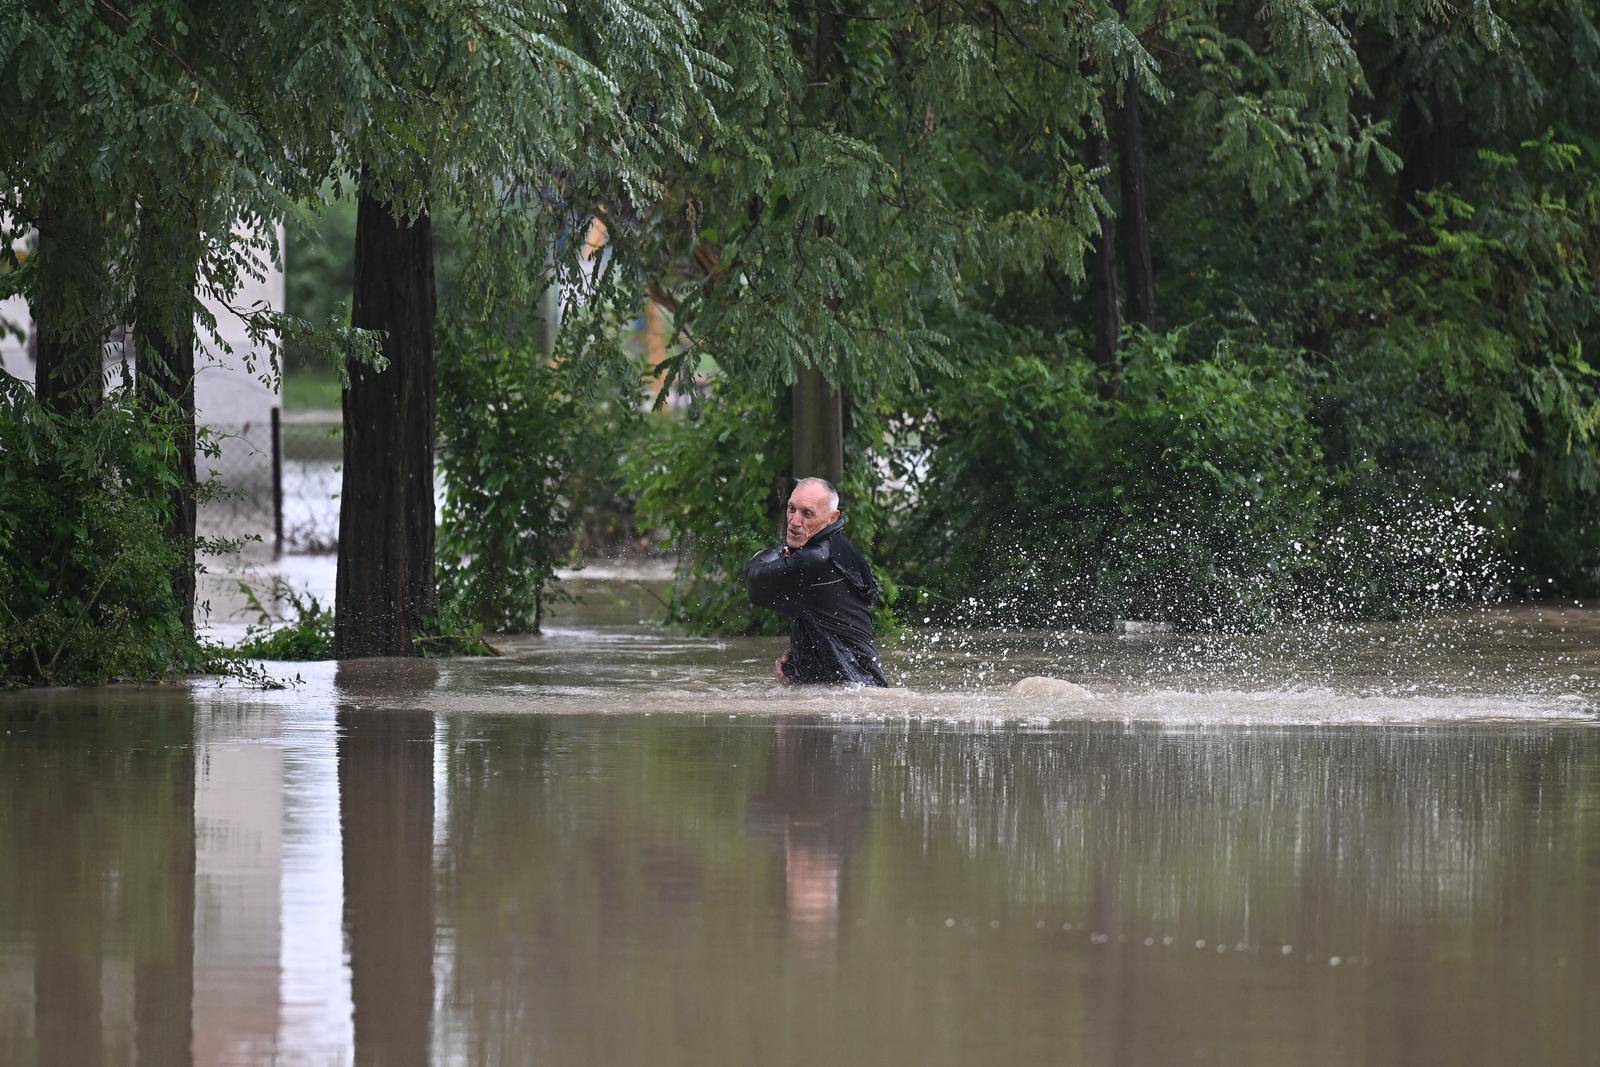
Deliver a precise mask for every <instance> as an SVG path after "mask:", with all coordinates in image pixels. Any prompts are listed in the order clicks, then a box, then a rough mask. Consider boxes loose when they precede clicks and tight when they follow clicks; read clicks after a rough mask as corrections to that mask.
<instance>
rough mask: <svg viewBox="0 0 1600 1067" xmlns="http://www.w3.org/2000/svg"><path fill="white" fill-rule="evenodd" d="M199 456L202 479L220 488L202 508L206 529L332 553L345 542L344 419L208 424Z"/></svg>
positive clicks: (288, 548) (277, 548) (276, 546)
mask: <svg viewBox="0 0 1600 1067" xmlns="http://www.w3.org/2000/svg"><path fill="white" fill-rule="evenodd" d="M206 433H207V436H208V438H209V445H210V447H209V450H210V451H214V452H215V455H207V454H205V451H204V450H203V451H202V454H201V455H199V456H198V457H196V460H195V469H196V471H197V472H198V474H199V476H200V479H201V481H205V480H206V479H207V477H208V476H209V477H211V478H212V479H214V484H215V486H216V487H217V489H218V490H219V491H218V492H217V493H216V495H215V496H214V498H213V499H211V500H208V501H206V503H204V504H203V505H201V508H200V514H199V516H198V522H197V525H198V527H199V532H200V533H201V534H202V535H206V536H211V537H229V538H248V537H254V538H259V539H260V541H261V543H262V544H263V545H264V546H266V547H267V548H269V549H271V550H272V551H274V552H279V553H281V552H332V551H334V550H335V549H337V548H338V545H339V486H340V481H341V474H340V468H341V465H342V463H343V461H344V445H343V441H342V440H341V437H340V426H339V423H338V422H327V421H310V420H301V419H294V418H290V419H284V418H281V417H280V416H279V413H278V412H277V411H273V412H272V417H271V418H270V419H269V420H267V421H264V422H258V423H243V424H240V425H234V426H217V425H213V426H208V427H206Z"/></svg>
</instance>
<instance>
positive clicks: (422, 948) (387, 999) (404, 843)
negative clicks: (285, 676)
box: [336, 663, 434, 1067]
mask: <svg viewBox="0 0 1600 1067" xmlns="http://www.w3.org/2000/svg"><path fill="white" fill-rule="evenodd" d="M406 669H407V673H408V684H409V685H412V686H417V685H428V684H431V679H426V678H418V677H416V675H417V672H418V671H431V670H432V665H431V664H427V663H423V664H409V665H407V667H406ZM336 682H337V686H338V690H339V710H338V721H337V725H338V764H339V828H340V836H341V840H342V843H343V855H344V934H345V943H346V945H348V947H349V952H350V989H351V1000H352V1002H353V1006H354V1020H355V1062H356V1063H357V1064H372V1065H383V1067H394V1065H403V1064H424V1063H428V1062H429V1061H430V1048H429V1035H430V1030H431V1019H432V1013H433V942H434V887H433V740H434V723H433V715H432V713H431V712H427V711H417V710H393V709H386V708H381V707H379V708H373V707H369V706H367V702H368V698H369V697H371V696H376V695H378V694H380V693H381V688H382V682H381V679H378V678H375V677H374V674H373V672H372V671H371V670H370V669H368V666H367V665H359V666H358V667H357V668H356V669H352V668H347V667H345V666H343V665H341V667H340V669H339V673H338V675H337V679H336Z"/></svg>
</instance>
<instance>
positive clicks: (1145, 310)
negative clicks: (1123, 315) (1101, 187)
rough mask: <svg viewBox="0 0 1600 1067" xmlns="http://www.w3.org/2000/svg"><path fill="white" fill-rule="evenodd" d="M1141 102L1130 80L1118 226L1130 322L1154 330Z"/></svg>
mask: <svg viewBox="0 0 1600 1067" xmlns="http://www.w3.org/2000/svg"><path fill="white" fill-rule="evenodd" d="M1123 6H1124V7H1125V6H1126V5H1123ZM1139 101H1140V92H1139V83H1138V82H1136V81H1134V80H1133V79H1132V78H1130V79H1128V84H1127V85H1126V86H1124V87H1123V91H1122V108H1121V113H1120V116H1119V117H1120V121H1119V122H1118V124H1117V133H1118V137H1119V140H1120V144H1119V146H1118V152H1117V162H1118V169H1119V170H1120V171H1121V177H1122V205H1121V211H1120V212H1119V214H1118V218H1117V223H1118V229H1119V231H1120V232H1121V236H1122V258H1123V262H1124V263H1126V264H1127V270H1128V319H1129V320H1130V321H1132V322H1137V323H1139V324H1141V325H1143V326H1145V327H1147V328H1149V329H1151V330H1154V329H1155V328H1156V282H1155V267H1154V264H1153V262H1152V260H1151V258H1150V216H1149V212H1148V210H1147V205H1146V201H1145V195H1144V118H1143V116H1142V115H1141V113H1140V106H1139Z"/></svg>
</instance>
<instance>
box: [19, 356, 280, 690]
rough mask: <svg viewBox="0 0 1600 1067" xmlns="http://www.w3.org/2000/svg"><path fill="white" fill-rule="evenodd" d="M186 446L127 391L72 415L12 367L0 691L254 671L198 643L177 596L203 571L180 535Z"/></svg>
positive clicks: (217, 545)
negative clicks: (37, 395) (173, 523)
mask: <svg viewBox="0 0 1600 1067" xmlns="http://www.w3.org/2000/svg"><path fill="white" fill-rule="evenodd" d="M178 440H179V439H178V438H177V437H176V436H175V434H174V433H173V431H172V428H171V424H170V423H168V422H165V421H163V420H162V419H160V418H156V417H152V415H151V414H150V413H149V412H148V411H146V410H145V409H144V408H143V407H141V406H140V405H138V404H136V403H134V402H133V400H132V398H131V397H130V396H129V395H128V394H127V392H126V391H121V390H119V391H117V392H114V393H112V394H111V395H109V396H108V397H107V398H106V399H105V401H104V402H103V403H102V404H100V405H99V407H98V408H96V409H95V410H94V411H93V412H91V413H89V414H87V415H73V416H63V415H57V414H54V413H51V412H47V411H45V410H44V409H43V408H41V407H40V405H39V404H38V403H37V402H35V400H34V398H33V395H32V393H31V392H30V391H29V390H28V389H27V387H26V386H24V385H23V384H22V383H20V382H18V381H17V380H16V379H15V378H13V377H11V376H10V375H6V374H4V373H3V372H0V685H88V684H96V683H100V682H106V681H111V680H114V679H129V680H146V679H155V678H164V677H168V676H171V675H173V674H181V673H186V672H193V671H220V672H223V673H231V674H245V675H249V674H250V673H251V672H249V671H247V670H241V669H239V668H238V667H237V665H233V664H230V662H229V661H228V660H227V659H226V657H225V656H223V655H222V654H221V652H220V650H219V649H216V648H213V647H211V646H209V645H206V644H203V643H200V642H197V641H195V639H194V638H193V637H192V636H191V635H190V634H189V633H188V631H187V630H186V629H185V628H184V625H183V618H182V613H181V612H180V610H179V606H178V604H177V603H176V602H175V600H174V599H173V596H172V583H171V581H170V575H171V574H172V572H173V570H174V569H177V568H182V567H187V566H192V565H193V564H192V557H191V556H190V555H189V553H188V552H187V551H186V550H185V549H184V547H183V546H180V545H177V544H174V543H173V542H171V541H169V540H168V539H167V537H166V523H167V514H166V511H165V507H166V505H165V503H164V501H166V500H167V499H168V495H167V494H168V492H169V490H170V488H171V486H172V484H173V478H174V475H173V473H172V462H171V452H172V450H174V449H175V448H177V447H179V445H178ZM202 491H204V490H202ZM208 547H209V548H211V549H213V550H215V549H220V548H222V547H225V546H222V545H220V544H210V545H202V548H208ZM256 680H262V679H259V678H257V679H256Z"/></svg>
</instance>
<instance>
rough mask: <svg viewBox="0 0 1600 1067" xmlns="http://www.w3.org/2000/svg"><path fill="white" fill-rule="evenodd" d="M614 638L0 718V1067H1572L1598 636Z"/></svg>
mask: <svg viewBox="0 0 1600 1067" xmlns="http://www.w3.org/2000/svg"><path fill="white" fill-rule="evenodd" d="M618 588H623V587H618ZM633 595H634V594H633V593H628V594H627V595H624V596H619V597H611V598H609V599H606V598H600V599H601V600H602V601H603V602H602V603H599V604H592V605H591V607H590V608H589V609H588V611H587V613H586V615H585V616H584V617H582V618H573V619H569V620H567V622H566V623H565V624H563V626H558V627H557V628H555V629H553V631H552V632H551V634H550V635H549V636H547V637H546V638H544V639H527V640H519V641H515V642H511V643H510V647H509V648H508V650H507V651H508V655H507V656H506V657H505V658H503V659H498V660H492V661H470V662H466V661H452V662H446V663H395V662H366V663H360V664H352V665H346V666H341V667H334V666H333V665H331V664H327V665H309V666H300V667H291V668H288V670H289V673H294V672H295V671H298V672H299V673H300V674H301V675H302V676H303V678H304V682H303V684H302V685H300V686H298V687H296V688H294V689H291V690H287V691H284V692H277V693H258V692H249V691H242V690H239V689H237V688H217V687H215V686H214V685H208V684H197V685H194V686H191V687H172V688H153V689H145V690H129V689H114V690H98V691H76V692H58V693H44V694H40V693H27V694H13V695H10V696H6V697H4V698H0V871H3V872H4V873H3V876H0V1064H7V1065H32V1064H48V1065H75V1064H98V1063H118V1064H120V1063H139V1064H163V1065H165V1064H175V1065H176V1064H190V1063H193V1064H234V1063H238V1064H262V1063H274V1064H317V1065H321V1064H336V1063H372V1064H405V1063H419V1064H420V1063H485V1064H501V1063H505V1064H523V1063H557V1064H567V1063H577V1064H591V1063H646V1064H657V1063H659V1064H694V1065H701V1064H751V1063H797V1064H798V1063H808V1064H809V1063H873V1064H878V1063H893V1064H899V1063H907V1064H910V1063H929V1064H946V1063H950V1064H954V1063H993V1062H1030V1063H1032V1062H1040V1063H1107V1064H1164V1063H1173V1062H1220V1063H1243V1064H1274V1065H1276V1064H1285V1063H1310V1064H1319V1063H1340V1064H1343V1063H1397V1064H1398V1063H1403V1064H1435V1063H1437V1064H1476V1063H1483V1064H1491V1063H1493V1064H1500V1063H1548V1064H1577V1063H1594V1062H1597V1053H1596V1049H1597V1048H1600V1017H1597V1015H1596V1014H1595V1012H1594V1005H1595V1004H1596V1003H1597V1002H1600V729H1596V719H1597V712H1600V642H1597V641H1596V637H1597V636H1600V625H1597V622H1600V615H1597V613H1595V612H1592V611H1567V612H1535V611H1531V610H1525V611H1518V612H1502V613H1496V614H1492V615H1488V616H1481V617H1476V618H1473V619H1468V620H1446V621H1439V622H1435V623H1431V624H1428V625H1427V626H1412V627H1387V628H1385V627H1376V628H1368V629H1364V630H1361V631H1358V632H1351V633H1341V634H1332V633H1330V634H1322V635H1300V636H1299V637H1297V638H1295V639H1293V640H1287V639H1284V638H1282V637H1279V638H1270V639H1261V638H1254V639H1249V640H1244V639H1238V640H1234V641H1232V642H1221V641H1210V642H1206V641H1197V640H1192V639H1187V638H1177V637H1171V636H1168V635H1155V636H1139V635H1130V636H1129V637H1127V638H1122V639H1118V638H1098V637H1097V638H1090V637H1085V636H1083V635H1047V634H1033V635H1004V634H987V635H985V634H946V635H941V636H940V639H939V640H938V641H933V640H932V639H931V636H929V635H924V636H923V637H921V638H918V639H917V640H916V641H907V642H905V643H902V644H901V645H899V646H897V648H896V650H895V651H894V652H892V653H891V655H890V660H891V665H892V666H893V667H895V669H897V670H900V671H903V672H906V673H907V674H908V675H909V676H910V681H911V685H910V688H909V689H908V690H906V691H904V692H899V693H890V694H887V695H884V694H865V693H840V692H837V691H835V692H819V691H816V690H812V691H809V692H804V693H795V692H786V691H782V690H780V689H779V688H778V687H777V686H775V685H771V684H769V683H768V682H767V681H765V673H764V672H765V671H766V670H768V669H770V663H771V659H772V656H773V655H775V654H776V650H777V649H776V645H775V644H774V643H773V642H760V641H753V642H724V643H717V642H704V641H693V640H687V639H683V638H677V637H672V636H669V635H663V634H660V633H657V632H654V631H651V630H649V629H647V628H642V627H639V626H637V625H634V624H633V622H634V620H636V619H637V617H638V615H639V614H640V613H643V612H644V611H645V610H647V605H645V604H636V603H634V601H633V600H632V599H631V598H632V597H633ZM639 596H641V597H642V596H643V594H639ZM580 623H581V625H580ZM1022 674H1053V675H1056V676H1059V677H1064V678H1068V679H1070V680H1072V681H1075V682H1078V683H1080V684H1083V685H1085V686H1087V687H1088V688H1089V690H1090V692H1091V695H1090V696H1089V697H1087V698H1083V697H1078V698H1057V699H1054V700H1039V699H1034V698H1024V697H1019V696H1013V695H1010V694H1008V693H1006V692H1005V691H1004V686H1005V684H1006V683H1007V682H1008V681H1009V680H1011V678H1012V677H1014V676H1015V677H1020V676H1021V675H1022Z"/></svg>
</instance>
